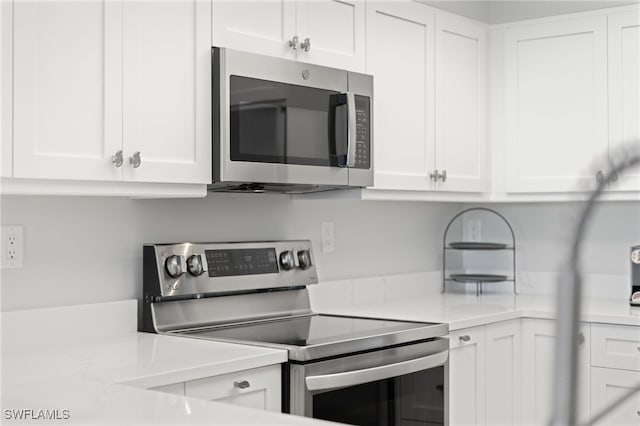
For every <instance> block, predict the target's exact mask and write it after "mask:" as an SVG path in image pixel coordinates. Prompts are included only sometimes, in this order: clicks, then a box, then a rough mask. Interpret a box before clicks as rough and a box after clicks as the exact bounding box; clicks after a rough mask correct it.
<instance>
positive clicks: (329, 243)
mask: <svg viewBox="0 0 640 426" xmlns="http://www.w3.org/2000/svg"><path fill="white" fill-rule="evenodd" d="M334 237H335V235H334V232H333V222H322V252H323V253H331V252H332V251H334V250H335V249H336V244H335V238H334Z"/></svg>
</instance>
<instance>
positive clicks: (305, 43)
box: [300, 37, 311, 52]
mask: <svg viewBox="0 0 640 426" xmlns="http://www.w3.org/2000/svg"><path fill="white" fill-rule="evenodd" d="M300 49H302V50H304V51H305V52H308V51H310V50H311V39H310V38H309V37H307V38H305V39H304V41H303V42H302V43H300Z"/></svg>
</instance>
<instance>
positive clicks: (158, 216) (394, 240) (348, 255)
mask: <svg viewBox="0 0 640 426" xmlns="http://www.w3.org/2000/svg"><path fill="white" fill-rule="evenodd" d="M0 202H1V221H2V224H19V225H24V238H25V248H24V267H23V268H21V269H2V271H1V276H0V278H1V281H0V289H1V293H0V295H1V299H2V301H1V307H2V311H8V310H15V309H26V308H37V307H45V306H59V305H72V304H80V303H93V302H105V301H113V300H122V299H128V298H138V297H139V295H140V294H141V292H142V290H141V289H142V268H141V265H142V258H141V256H142V244H143V243H145V242H182V241H233V240H270V239H296V238H299V239H311V240H312V242H313V249H314V255H315V260H316V264H317V266H318V275H319V279H320V280H323V281H333V280H340V279H349V278H355V277H366V276H376V275H390V274H402V273H410V272H421V271H439V270H440V268H441V239H442V232H443V230H444V226H445V225H446V223H447V221H448V220H449V218H450V217H451V216H452V215H453V214H455V213H456V212H457V211H458V210H459V207H458V205H456V204H437V203H408V202H396V203H394V202H364V201H356V200H304V199H291V198H289V197H288V196H284V195H258V194H239V195H232V194H213V195H209V196H208V197H207V198H205V199H191V200H181V199H178V200H131V199H127V198H107V197H46V196H41V197H35V196H3V197H1V198H0ZM326 221H331V222H334V227H335V251H334V252H332V253H322V250H321V243H320V230H321V223H322V222H326Z"/></svg>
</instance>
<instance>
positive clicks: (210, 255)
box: [140, 241, 449, 425]
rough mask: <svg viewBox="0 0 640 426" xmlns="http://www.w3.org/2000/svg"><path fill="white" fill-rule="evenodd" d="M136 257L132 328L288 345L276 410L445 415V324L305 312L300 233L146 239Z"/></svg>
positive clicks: (366, 418)
mask: <svg viewBox="0 0 640 426" xmlns="http://www.w3.org/2000/svg"><path fill="white" fill-rule="evenodd" d="M143 260H144V300H143V310H142V311H143V315H142V318H141V325H140V329H141V330H142V331H148V332H153V333H165V334H170V335H174V336H182V337H188V338H198V339H210V340H218V341H227V342H234V343H244V344H250V345H258V346H266V347H273V348H280V349H285V350H287V352H288V356H289V361H288V362H287V363H286V364H284V365H283V368H282V389H283V393H282V394H283V401H282V402H283V403H282V407H283V411H285V412H289V413H292V414H296V415H302V416H308V417H314V418H320V419H325V420H333V421H338V422H343V423H351V424H361V425H364V424H366V425H399V424H409V423H410V424H412V425H434V424H445V423H446V421H447V413H446V407H447V404H448V391H447V388H448V383H447V381H448V355H449V350H448V348H449V345H448V339H447V338H446V337H444V336H446V335H447V334H448V326H447V325H446V324H435V323H420V322H409V321H393V320H383V319H375V318H360V317H348V316H338V315H324V314H318V313H314V312H312V310H311V308H310V304H309V294H308V290H307V287H306V286H307V285H310V284H316V283H317V282H318V279H317V274H316V266H315V262H314V258H313V253H312V250H311V243H310V242H309V241H276V242H241V243H240V242H237V243H204V244H191V243H184V244H153V245H146V246H144V256H143Z"/></svg>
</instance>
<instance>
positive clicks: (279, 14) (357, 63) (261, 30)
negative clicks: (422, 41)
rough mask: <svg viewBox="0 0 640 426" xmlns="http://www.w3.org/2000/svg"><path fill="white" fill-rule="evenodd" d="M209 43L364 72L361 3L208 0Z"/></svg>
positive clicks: (321, 0) (363, 32) (360, 0)
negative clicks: (210, 13) (210, 7)
mask: <svg viewBox="0 0 640 426" xmlns="http://www.w3.org/2000/svg"><path fill="white" fill-rule="evenodd" d="M213 44H214V45H215V46H218V47H229V48H232V49H237V50H244V51H247V52H254V53H259V54H263V55H270V56H277V57H280V58H286V59H297V60H299V61H302V62H309V63H313V64H318V65H325V66H330V67H335V68H343V69H348V70H352V71H360V72H364V68H365V3H364V1H362V0H356V1H354V0H342V1H337V0H317V1H303V0H300V1H293V0H280V1H274V0H268V1H250V2H245V1H241V2H239V1H214V2H213Z"/></svg>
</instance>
